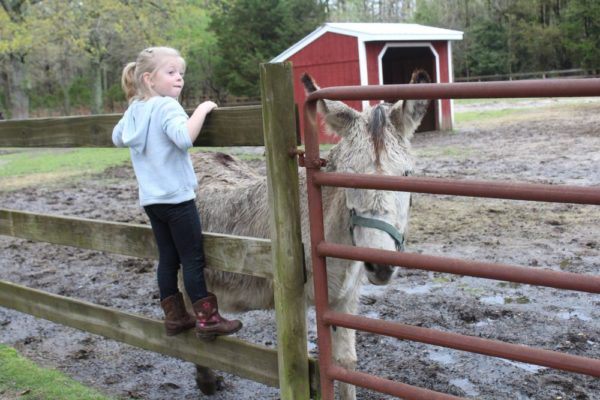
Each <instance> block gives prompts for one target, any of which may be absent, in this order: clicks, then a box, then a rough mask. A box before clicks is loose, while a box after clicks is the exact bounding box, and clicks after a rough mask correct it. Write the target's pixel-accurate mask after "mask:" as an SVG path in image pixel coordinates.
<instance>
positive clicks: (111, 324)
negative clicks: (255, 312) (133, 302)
mask: <svg viewBox="0 0 600 400" xmlns="http://www.w3.org/2000/svg"><path fill="white" fill-rule="evenodd" d="M0 306H2V307H7V308H11V309H13V310H17V311H20V312H23V313H27V314H30V315H33V316H36V317H39V318H43V319H47V320H49V321H53V322H56V323H58V324H61V325H65V326H70V327H72V328H76V329H80V330H83V331H86V332H90V333H93V334H96V335H101V336H104V337H106V338H109V339H114V340H116V341H119V342H121V343H127V344H130V345H132V346H136V347H139V348H142V349H146V350H150V351H154V352H157V353H160V354H164V355H168V356H172V357H177V358H179V359H182V360H185V361H190V362H192V363H194V364H198V365H203V366H206V367H210V368H215V369H218V370H221V371H225V372H228V373H231V374H234V375H237V376H241V377H243V378H247V379H252V380H254V381H257V382H260V383H263V384H265V385H269V386H274V387H277V386H278V385H279V379H278V376H277V352H276V351H275V350H273V349H269V348H267V347H264V346H259V345H255V344H251V343H247V342H244V341H242V340H240V339H236V338H233V337H220V338H218V339H216V340H215V341H212V342H205V341H202V340H199V339H197V338H196V337H195V334H194V331H193V330H191V331H188V332H185V333H182V334H179V335H177V336H166V334H165V330H164V327H163V323H162V321H156V320H153V319H150V318H146V317H142V316H139V315H135V314H130V313H127V312H123V311H119V310H113V309H111V308H108V307H103V306H99V305H96V304H92V303H88V302H84V301H80V300H75V299H70V298H68V297H64V296H59V295H55V294H51V293H46V292H43V291H39V290H35V289H30V288H27V287H24V286H20V285H16V284H13V283H10V282H6V281H0Z"/></svg>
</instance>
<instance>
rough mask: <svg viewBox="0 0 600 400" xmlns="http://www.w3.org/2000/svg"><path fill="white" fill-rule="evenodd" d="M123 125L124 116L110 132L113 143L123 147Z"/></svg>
mask: <svg viewBox="0 0 600 400" xmlns="http://www.w3.org/2000/svg"><path fill="white" fill-rule="evenodd" d="M124 126H125V121H124V118H121V120H119V123H118V124H117V125H116V126H115V127H114V129H113V132H112V141H113V144H114V145H115V146H117V147H125V144H124V143H123V127H124Z"/></svg>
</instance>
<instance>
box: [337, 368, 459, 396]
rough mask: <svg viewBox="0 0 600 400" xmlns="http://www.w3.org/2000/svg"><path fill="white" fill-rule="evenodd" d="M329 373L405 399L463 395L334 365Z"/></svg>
mask: <svg viewBox="0 0 600 400" xmlns="http://www.w3.org/2000/svg"><path fill="white" fill-rule="evenodd" d="M329 373H330V375H331V377H332V378H333V379H336V380H338V381H342V382H346V383H349V384H351V385H357V386H361V387H365V388H367V389H373V390H376V391H378V392H381V393H387V394H390V395H392V396H396V397H401V398H403V399H416V400H457V399H462V397H456V396H452V395H450V394H445V393H439V392H434V391H433V390H429V389H423V388H420V387H416V386H411V385H407V384H404V383H398V382H394V381H391V380H389V379H384V378H379V377H376V376H372V375H369V374H365V373H364V372H358V371H349V370H347V369H345V368H341V367H338V366H332V367H331V368H330V369H329Z"/></svg>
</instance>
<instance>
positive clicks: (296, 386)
mask: <svg viewBox="0 0 600 400" xmlns="http://www.w3.org/2000/svg"><path fill="white" fill-rule="evenodd" d="M261 79H262V80H263V82H262V84H261V92H262V105H261V106H244V107H235V108H227V107H225V108H220V109H217V110H215V111H213V112H212V113H211V114H210V115H209V118H207V120H206V121H205V125H204V126H203V128H202V134H201V135H199V137H198V139H197V140H196V141H195V142H194V146H263V145H264V146H265V148H266V150H267V168H268V170H269V173H268V176H267V178H268V187H269V196H270V198H269V202H270V204H271V207H274V208H276V210H272V212H271V215H270V222H271V240H265V239H258V238H248V237H240V236H232V235H221V234H211V233H206V234H205V242H204V245H205V252H206V258H207V264H208V265H210V268H216V269H221V270H225V271H229V272H234V273H241V274H247V275H253V276H258V277H262V278H266V279H272V280H273V286H274V288H275V289H274V291H275V304H276V307H275V308H276V322H277V330H278V335H277V337H278V349H277V350H272V349H268V348H265V347H262V346H257V345H254V344H250V343H245V342H243V341H241V340H238V339H235V338H227V337H224V338H220V339H219V340H217V341H215V342H211V343H210V344H205V343H202V342H201V341H198V340H197V339H196V338H195V336H194V334H193V333H190V332H188V333H184V334H181V335H178V336H175V337H167V336H166V335H165V333H164V327H163V323H162V322H160V321H155V320H152V319H148V318H144V317H141V316H137V315H133V314H129V313H126V312H123V311H119V310H114V309H110V308H106V307H102V306H98V305H94V304H90V303H86V302H83V301H80V300H76V299H70V298H66V297H63V296H58V295H54V294H50V293H45V292H42V291H39V290H35V289H30V288H26V287H23V286H19V285H16V284H13V283H9V282H5V281H0V306H3V307H9V308H12V309H15V310H18V311H21V312H24V313H28V314H31V315H34V316H37V317H40V318H45V319H48V320H51V321H54V322H57V323H60V324H63V325H67V326H71V327H74V328H77V329H81V330H84V331H87V332H91V333H95V334H99V335H102V336H105V337H107V338H111V339H115V340H117V341H120V342H124V343H128V344H131V345H134V346H137V347H141V348H144V349H148V350H152V351H155V352H158V353H161V354H166V355H170V356H174V357H177V358H180V359H183V360H187V361H191V362H193V363H196V364H198V365H203V366H207V367H211V368H216V369H219V370H222V371H226V372H230V373H233V374H236V375H238V376H241V377H244V378H248V379H252V380H255V381H257V382H261V383H264V384H267V385H271V386H276V387H279V388H280V395H281V398H282V400H287V399H307V398H308V397H309V396H312V397H313V398H320V387H319V386H320V385H319V373H318V366H317V363H316V361H315V360H314V359H310V358H308V355H307V341H306V326H305V322H306V309H305V306H306V304H305V294H304V279H300V278H299V277H302V276H303V269H302V267H303V265H302V243H301V239H300V219H299V199H298V191H297V187H296V190H291V189H290V185H292V186H293V185H296V186H297V182H298V171H297V166H296V163H295V159H293V158H291V157H289V155H288V154H289V150H290V148H295V146H296V145H297V144H298V138H299V135H298V125H297V120H296V119H295V118H294V117H295V116H296V113H297V110H296V108H295V105H294V102H293V85H292V81H291V79H292V74H291V64H289V63H283V64H264V65H262V66H261ZM119 118H120V115H117V114H112V115H95V116H84V117H63V118H40V119H31V120H21V121H10V120H9V121H0V147H112V146H113V144H112V139H111V134H112V129H113V127H114V126H115V124H116V123H117V121H118V119H119ZM0 235H7V236H13V237H19V238H24V239H30V240H35V241H44V242H49V243H55V244H60V245H68V246H75V247H80V248H85V249H92V250H98V251H106V252H110V253H116V254H122V255H128V256H133V257H142V258H156V256H157V250H156V246H155V244H154V239H153V237H152V230H151V228H150V227H149V226H145V225H136V224H126V223H118V222H108V221H99V220H90V219H83V218H75V217H65V216H52V215H44V214H35V213H31V212H24V211H16V210H8V209H1V208H0Z"/></svg>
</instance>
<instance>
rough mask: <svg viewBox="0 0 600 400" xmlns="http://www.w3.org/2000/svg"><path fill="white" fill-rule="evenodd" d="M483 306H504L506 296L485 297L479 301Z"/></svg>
mask: <svg viewBox="0 0 600 400" xmlns="http://www.w3.org/2000/svg"><path fill="white" fill-rule="evenodd" d="M479 301H480V302H482V303H483V304H504V296H485V297H481V298H480V299H479Z"/></svg>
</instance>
